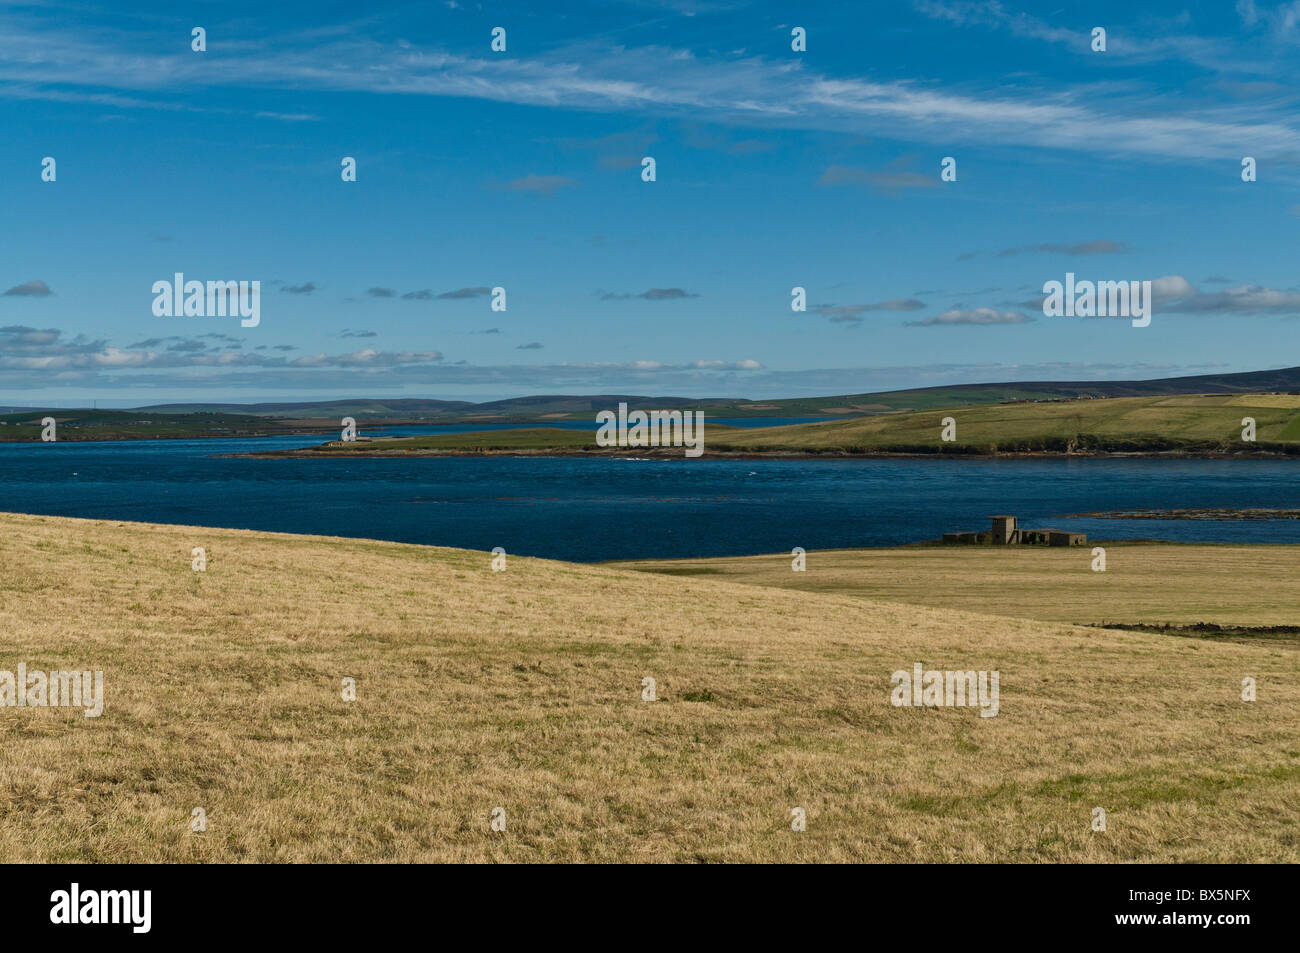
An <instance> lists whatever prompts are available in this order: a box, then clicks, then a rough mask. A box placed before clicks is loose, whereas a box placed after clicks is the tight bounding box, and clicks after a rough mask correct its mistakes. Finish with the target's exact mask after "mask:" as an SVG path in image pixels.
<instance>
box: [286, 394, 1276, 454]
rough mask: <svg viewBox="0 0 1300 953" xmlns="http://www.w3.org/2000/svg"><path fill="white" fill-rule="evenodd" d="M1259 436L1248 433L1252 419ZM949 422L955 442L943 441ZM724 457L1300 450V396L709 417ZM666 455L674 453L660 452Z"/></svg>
mask: <svg viewBox="0 0 1300 953" xmlns="http://www.w3.org/2000/svg"><path fill="white" fill-rule="evenodd" d="M1247 417H1249V418H1252V419H1253V420H1254V421H1255V429H1256V432H1255V440H1254V441H1253V442H1246V441H1244V440H1243V439H1242V431H1243V425H1242V420H1243V419H1244V418H1247ZM945 418H952V420H953V421H954V422H955V439H954V440H952V441H945V440H943V439H942V431H943V429H944V425H943V421H944V419H945ZM546 450H556V451H562V452H582V451H587V452H600V453H607V454H621V453H627V452H628V450H627V449H626V448H600V447H598V446H597V445H596V439H595V434H594V432H588V431H574V430H561V429H558V428H547V427H532V428H527V429H519V430H497V431H476V432H471V433H460V434H443V435H439V436H432V437H401V438H379V439H375V440H361V441H358V442H355V443H343V442H341V441H332V442H330V443H327V444H324V445H322V446H319V447H314V448H311V449H309V450H305V451H286V452H285V454H286V455H313V454H343V455H356V454H361V455H370V454H402V453H450V452H462V453H483V452H488V453H490V452H510V451H519V452H534V453H536V452H544V451H546ZM710 451H712V452H715V453H796V454H821V453H828V454H849V455H852V454H862V453H959V454H981V453H1024V452H1059V453H1158V452H1168V451H1183V452H1191V453H1258V452H1270V451H1271V452H1280V453H1300V395H1289V394H1238V395H1222V394H1220V395H1213V394H1211V395H1197V396H1173V397H1113V398H1099V399H1081V400H1069V401H1036V402H1020V403H1008V404H993V405H983V406H971V407H949V408H947V409H940V410H933V411H913V412H910V413H897V414H892V413H891V414H877V415H875V416H870V417H855V418H851V419H848V420H837V421H830V422H825V423H807V424H794V425H790V426H784V427H756V428H745V427H723V426H718V425H714V424H709V423H708V418H707V416H706V417H705V455H706V456H707V455H708V453H709V452H710ZM658 452H660V453H669V452H670V451H669V450H667V449H665V448H660V450H659V451H658Z"/></svg>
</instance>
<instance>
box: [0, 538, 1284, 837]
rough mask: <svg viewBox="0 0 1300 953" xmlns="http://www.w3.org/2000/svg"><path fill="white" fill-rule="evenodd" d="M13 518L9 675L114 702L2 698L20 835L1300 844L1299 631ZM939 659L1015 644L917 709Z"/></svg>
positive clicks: (4, 807) (1, 600)
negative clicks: (1094, 620)
mask: <svg viewBox="0 0 1300 953" xmlns="http://www.w3.org/2000/svg"><path fill="white" fill-rule="evenodd" d="M0 531H2V535H0V630H2V631H4V633H5V636H6V638H5V643H4V656H5V658H4V660H3V661H2V662H0V669H8V670H11V671H13V670H16V666H17V664H18V663H20V662H25V663H26V664H27V665H28V666H29V667H31V668H38V667H40V668H46V669H73V668H76V669H99V670H102V671H103V672H104V685H105V696H106V699H105V707H104V712H103V715H102V716H101V717H99V718H85V717H83V716H82V714H81V712H80V711H78V710H69V709H59V708H15V707H4V708H0V734H2V737H3V746H2V747H0V752H2V753H0V861H4V862H30V861H65V862H76V861H122V862H129V861H197V860H202V861H219V862H225V861H266V862H270V861H309V860H310V861H382V860H387V861H417V860H418V861H433V860H447V861H450V860H461V861H481V860H496V861H614V860H645V861H669V860H673V861H818V860H820V861H852V860H866V861H902V862H915V861H1017V862H1047V861H1148V860H1171V861H1233V862H1237V861H1240V862H1253V861H1266V860H1273V861H1291V862H1294V861H1296V860H1300V737H1297V725H1300V678H1298V677H1297V676H1298V675H1300V653H1297V652H1295V651H1294V650H1292V649H1289V648H1286V647H1283V646H1278V645H1263V644H1261V645H1250V644H1236V643H1218V642H1210V641H1204V640H1195V639H1183V638H1171V637H1168V636H1161V635H1153V634H1146V633H1140V632H1116V631H1111V630H1104V629H1088V628H1080V627H1075V626H1070V625H1066V624H1063V623H1059V622H1043V621H1036V620H1026V619H1012V618H1001V617H996V616H992V615H987V614H976V613H971V612H965V611H960V610H958V609H955V608H933V607H928V606H913V605H905V604H900V603H896V602H886V601H874V600H873V599H864V598H862V597H861V596H858V595H852V594H848V593H844V592H800V591H791V590H785V589H778V588H771V587H763V586H754V585H749V584H740V583H737V582H732V581H728V580H726V579H725V578H718V577H706V578H690V577H676V578H665V577H663V576H659V575H654V574H651V573H644V572H633V571H627V570H619V569H613V568H609V567H601V566H578V565H568V564H563V563H555V562H549V561H544V560H533V559H523V558H516V557H513V556H511V557H508V563H507V569H506V571H505V572H501V573H493V572H491V571H490V565H489V561H490V556H489V555H488V554H486V553H478V552H466V551H458V550H449V549H437V548H429V547H416V546H408V545H399V544H395V543H386V542H372V541H364V540H348V539H334V538H321V537H302V536H287V535H274V534H266V533H253V532H243V531H234V530H213V529H201V528H190V527H175V526H154V525H148V524H131V523H118V522H98V521H83V520H68V519H58V518H53V517H37V516H17V515H3V516H0ZM194 546H204V547H205V548H206V550H207V558H208V564H207V571H206V572H204V573H196V572H194V571H192V569H191V549H192V547H194ZM819 558H821V556H820V554H816V553H814V554H811V555H810V559H811V560H812V563H811V565H812V566H816V565H817V563H816V560H817V559H819ZM1125 559H1126V557H1123V556H1122V555H1121V554H1119V553H1117V554H1116V558H1115V565H1116V575H1115V576H1113V577H1108V578H1109V579H1111V580H1118V579H1121V578H1122V573H1121V571H1120V570H1121V569H1122V567H1123V565H1124V562H1125ZM1238 568H1248V566H1247V565H1246V564H1245V563H1242V564H1239V566H1238ZM1234 571H1235V570H1234ZM1271 571H1272V570H1270V572H1271ZM813 574H814V573H813V572H812V571H811V570H810V572H809V574H808V575H810V576H812V575H813ZM1079 575H1081V576H1082V577H1083V580H1082V581H1081V584H1082V585H1088V584H1091V582H1092V580H1091V577H1089V576H1087V575H1086V573H1080V574H1079ZM1248 578H1249V577H1247V579H1243V580H1242V584H1243V585H1245V584H1247V582H1248ZM1285 592H1286V590H1285V587H1284V589H1283V591H1282V592H1281V593H1280V594H1279V595H1278V598H1286V595H1285ZM1292 603H1294V600H1292ZM914 662H923V663H924V664H925V665H926V666H927V667H929V668H952V669H966V668H970V669H977V670H998V671H999V672H1000V673H1001V699H1000V714H998V716H997V717H993V718H980V717H978V712H977V711H976V710H975V709H972V708H929V709H926V708H895V707H893V706H892V705H890V704H889V700H888V699H889V689H890V674H891V673H892V672H893V671H895V670H898V669H907V668H909V667H910V666H911V665H912V664H913V663H914ZM1247 676H1249V677H1253V678H1255V679H1257V680H1258V685H1259V689H1258V691H1259V698H1258V701H1256V702H1253V703H1252V702H1243V701H1242V700H1241V697H1240V693H1241V688H1240V685H1241V682H1242V679H1243V678H1245V677H1247ZM345 677H352V678H355V679H356V692H357V696H356V700H355V701H351V702H349V701H345V700H343V699H342V697H341V692H340V686H341V684H342V679H343V678H345ZM646 677H653V678H654V679H656V681H657V685H658V696H659V700H658V701H655V702H646V701H642V700H641V685H642V679H643V678H646ZM196 807H202V808H203V809H204V810H205V812H206V815H207V830H206V831H205V832H202V833H194V832H191V830H190V827H189V824H190V817H191V811H192V810H193V809H194V808H196ZM495 807H503V808H504V809H505V811H506V820H507V827H506V830H505V831H503V832H493V831H492V830H491V829H490V816H491V812H492V810H493V808H495ZM795 807H802V808H804V809H805V810H806V812H807V817H808V826H807V830H806V831H804V832H796V831H793V830H791V825H790V819H791V810H792V808H795ZM1094 807H1105V808H1106V809H1107V811H1108V812H1109V818H1108V827H1107V830H1106V831H1105V832H1095V831H1093V830H1092V829H1091V828H1090V822H1091V816H1092V815H1091V812H1092V810H1093V808H1094Z"/></svg>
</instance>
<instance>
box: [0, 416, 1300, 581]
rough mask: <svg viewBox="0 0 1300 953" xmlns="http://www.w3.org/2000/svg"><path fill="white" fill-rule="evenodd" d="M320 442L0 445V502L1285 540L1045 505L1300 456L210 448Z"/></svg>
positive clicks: (712, 528) (274, 520) (880, 534)
mask: <svg viewBox="0 0 1300 953" xmlns="http://www.w3.org/2000/svg"><path fill="white" fill-rule="evenodd" d="M718 422H720V423H721V422H723V421H718ZM728 422H730V421H728ZM746 423H749V424H751V425H752V424H753V423H754V422H753V421H747V422H746ZM763 423H770V421H764V422H763ZM482 429H484V428H483V427H482V426H481V425H480V426H467V427H463V428H451V427H409V428H395V430H394V431H391V432H398V433H404V434H415V433H434V432H440V433H446V432H449V431H452V430H482ZM370 432H371V433H375V431H370ZM321 439H322V438H321V437H320V436H318V435H308V436H297V437H268V438H254V439H242V438H237V439H218V440H146V441H126V442H103V443H72V442H64V443H54V444H41V443H22V444H3V443H0V510H4V511H15V512H23V513H41V514H47V515H56V516H79V517H88V518H94V519H121V520H140V521H145V522H157V523H187V524H195V525H201V526H225V527H236V528H242V529H258V530H272V531H277V532H288V533H319V534H324V535H334V536H358V537H370V538H376V539H390V540H397V541H400V542H406V543H426V544H436V545H442V546H459V547H466V548H471V549H482V550H487V549H491V548H492V547H494V546H504V547H505V549H506V551H507V552H509V553H516V554H520V555H530V556H548V557H553V558H559V559H571V560H579V561H594V560H602V559H635V558H649V557H688V556H711V555H738V554H750V553H764V552H777V551H789V550H790V548H791V547H793V546H802V547H804V548H805V549H808V550H815V549H828V548H832V547H844V546H888V545H894V544H897V543H904V542H912V541H915V540H920V539H933V538H936V537H938V536H939V534H940V533H943V532H945V531H952V530H960V529H972V530H974V529H985V528H987V526H988V521H987V519H986V517H987V516H989V515H991V514H993V513H1014V514H1016V515H1018V516H1019V517H1020V518H1021V522H1022V524H1024V525H1028V526H1030V527H1052V528H1059V529H1072V530H1080V531H1083V532H1086V533H1088V535H1089V538H1090V539H1091V538H1095V537H1104V538H1108V539H1135V538H1160V539H1174V540H1187V541H1193V540H1194V541H1222V542H1233V541H1244V542H1285V543H1300V520H1259V521H1255V520H1251V521H1240V522H1238V521H1199V520H1198V521H1181V520H1133V521H1124V520H1079V519H1075V520H1070V519H1064V518H1062V517H1061V515H1060V514H1063V513H1072V512H1086V511H1099V510H1102V511H1106V510H1122V509H1137V508H1144V507H1158V508H1162V509H1164V508H1176V507H1268V508H1300V495H1298V494H1297V492H1296V487H1297V481H1298V480H1300V461H1273V460H1128V459H1126V460H1113V459H1111V460H1087V459H1076V460H1019V459H966V460H962V459H936V460H772V461H757V460H716V459H714V460H711V459H709V457H708V455H707V454H706V455H705V457H704V458H702V459H700V460H685V459H683V460H642V459H616V458H607V457H601V458H595V459H575V458H554V459H539V458H517V459H512V458H505V457H477V458H476V457H457V458H422V459H406V460H403V459H371V460H364V459H362V460H299V459H286V460H241V459H223V458H219V457H215V456H213V455H214V454H219V453H238V452H244V451H252V450H265V449H283V448H289V447H304V446H312V445H314V444H317V443H320V442H321Z"/></svg>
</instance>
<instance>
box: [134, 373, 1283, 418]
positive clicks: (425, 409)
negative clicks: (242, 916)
mask: <svg viewBox="0 0 1300 953" xmlns="http://www.w3.org/2000/svg"><path fill="white" fill-rule="evenodd" d="M1292 390H1296V391H1300V367H1288V368H1283V369H1280V370H1270V371H1245V372H1242V373H1237V374H1200V375H1196V376H1191V377H1167V378H1158V379H1156V380H1135V381H1007V382H1002V383H993V384H949V385H944V386H939V387H918V388H912V389H909V390H894V391H876V392H868V393H862V394H842V395H838V396H831V397H789V398H782V399H779V400H744V399H741V398H732V397H705V398H696V397H646V396H641V395H634V394H596V395H563V394H561V395H554V394H542V395H536V396H530V397H512V398H509V399H507V400H494V401H485V402H483V403H474V402H472V401H458V400H424V399H418V398H405V399H386V398H375V399H372V398H354V399H347V400H328V401H302V402H280V403H260V404H159V405H154V406H150V407H142V408H139V409H140V410H145V411H155V412H158V413H197V412H217V413H228V414H252V415H255V416H261V417H278V418H285V419H299V420H301V419H321V418H330V419H334V418H341V417H345V416H351V417H356V418H357V419H358V420H361V419H370V420H376V419H384V420H437V421H440V422H442V423H450V422H453V421H467V422H480V423H490V422H500V423H514V422H527V421H539V420H542V419H546V420H566V419H568V420H577V419H589V418H591V417H592V415H594V414H595V412H596V411H598V410H606V409H609V408H612V407H616V406H617V405H618V404H619V403H626V404H628V406H629V407H631V408H632V409H637V408H640V409H643V410H658V409H670V408H671V409H679V410H703V411H705V412H706V413H707V414H708V415H710V416H714V417H754V418H760V417H857V416H867V415H872V414H881V413H891V412H898V411H907V410H931V409H935V408H939V407H961V406H974V405H979V404H998V403H1005V402H1008V401H1016V400H1065V399H1071V398H1077V397H1162V396H1173V395H1179V394H1248V393H1269V392H1278V391H1282V392H1286V391H1292Z"/></svg>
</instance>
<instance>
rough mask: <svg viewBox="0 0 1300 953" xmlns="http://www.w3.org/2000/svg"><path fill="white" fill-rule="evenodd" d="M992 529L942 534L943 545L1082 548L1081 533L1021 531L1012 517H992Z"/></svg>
mask: <svg viewBox="0 0 1300 953" xmlns="http://www.w3.org/2000/svg"><path fill="white" fill-rule="evenodd" d="M989 518H990V519H991V520H992V521H993V528H992V529H991V530H989V531H988V532H985V533H944V534H943V541H944V542H945V543H992V544H994V545H995V546H1010V545H1012V544H1016V543H1023V544H1027V545H1039V546H1083V545H1085V544H1086V543H1087V542H1088V537H1087V536H1085V535H1084V534H1083V533H1066V532H1062V531H1061V530H1057V529H1021V528H1020V526H1019V525H1018V522H1017V520H1016V518H1015V517H1014V516H992V517H989Z"/></svg>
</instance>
